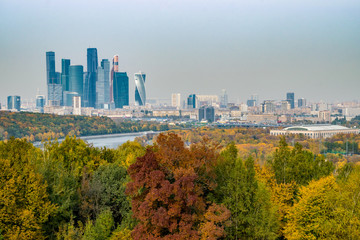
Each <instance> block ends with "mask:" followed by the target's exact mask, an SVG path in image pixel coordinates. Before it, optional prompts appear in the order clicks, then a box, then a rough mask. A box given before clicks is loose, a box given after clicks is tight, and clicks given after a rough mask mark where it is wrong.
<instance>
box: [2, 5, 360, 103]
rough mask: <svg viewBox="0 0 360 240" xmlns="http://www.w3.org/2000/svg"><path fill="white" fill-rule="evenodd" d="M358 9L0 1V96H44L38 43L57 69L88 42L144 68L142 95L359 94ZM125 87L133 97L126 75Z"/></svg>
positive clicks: (106, 55)
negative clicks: (53, 55)
mask: <svg viewBox="0 0 360 240" xmlns="http://www.w3.org/2000/svg"><path fill="white" fill-rule="evenodd" d="M100 6H101V7H102V8H100ZM69 9H72V10H69ZM82 9H83V10H84V13H80V12H79V10H82ZM117 9H123V12H124V13H123V14H122V15H121V16H118V15H116V14H114V13H115V12H116V11H117ZM359 10H360V3H359V2H357V1H347V0H345V1H344V0H342V1H340V0H332V1H318V2H316V3H312V2H311V1H293V2H292V3H288V2H286V1H280V0H277V1H275V0H271V1H266V2H264V1H251V2H250V1H243V2H241V3H238V2H235V1H222V2H218V1H208V2H206V3H205V2H204V1H199V2H195V3H193V2H190V1H182V2H180V1H174V2H171V3H169V2H165V1H149V2H146V1H134V2H125V1H120V2H114V1H105V2H102V3H101V4H100V3H97V2H95V1H85V2H83V1H79V2H76V3H73V2H70V1H62V2H57V1H37V2H31V3H29V2H27V1H18V0H15V1H11V2H7V1H1V2H0V19H1V20H2V21H1V23H0V31H1V35H2V36H3V37H2V38H1V40H0V46H1V47H0V50H1V53H2V54H0V66H1V71H0V72H1V73H0V79H1V85H2V87H1V89H0V96H1V98H0V102H1V104H3V105H4V104H5V102H6V97H7V96H9V95H19V96H21V97H22V99H30V98H32V99H35V96H36V94H37V89H38V88H39V89H40V91H41V94H44V95H47V94H46V93H47V89H46V69H45V67H44V66H45V65H46V64H45V61H46V59H45V57H44V52H46V51H54V52H56V54H57V55H56V66H57V69H56V71H58V72H60V70H61V69H60V68H59V66H61V62H60V61H61V59H71V64H72V65H83V66H85V65H86V48H89V47H90V48H97V49H98V52H99V55H98V59H99V60H100V59H109V61H111V59H112V56H114V54H119V71H126V72H127V73H128V76H131V77H132V76H133V75H134V73H136V72H137V71H138V70H139V69H141V70H143V71H144V72H146V74H147V75H148V76H147V77H149V78H150V79H151V83H149V84H146V92H147V98H149V99H151V98H162V99H164V98H166V99H170V97H171V94H172V93H174V92H179V93H181V95H182V96H188V95H189V94H191V93H196V94H216V95H220V94H221V90H222V89H227V93H228V95H229V102H230V101H231V102H234V101H238V100H239V101H240V102H246V100H247V99H249V97H250V95H251V94H254V93H257V94H259V96H260V98H261V99H262V100H263V99H285V97H284V95H285V94H286V93H287V92H295V98H296V99H297V98H298V97H299V98H305V99H307V100H308V101H320V100H324V101H327V102H334V101H350V100H359V97H358V93H357V92H358V89H360V81H359V76H360V68H359V67H358V66H359V63H360V46H359V44H358V43H359V42H360V27H359V26H360V18H359V17H358V14H357V13H358V12H359ZM54 12H56V14H52V13H54ZM135 12H136V13H138V15H137V16H138V18H136V19H134V18H131V17H130V16H131V15H133V14H134V13H135ZM77 13H79V14H77ZM84 14H85V15H84ZM115 15H116V16H117V17H116V18H114V17H113V16H115ZM65 16H67V17H65ZM89 16H97V17H96V18H90V17H89ZM95 19H96V20H95ZM45 20H46V21H45ZM86 23H89V24H86ZM90 28H92V29H96V31H95V34H94V32H93V31H89V30H90ZM90 32H91V34H90ZM19 66H21V67H19ZM19 69H21V70H20V71H19ZM19 86H21V87H19ZM129 88H130V90H129V92H130V96H129V98H130V102H131V103H134V92H135V83H134V82H133V81H130V86H129Z"/></svg>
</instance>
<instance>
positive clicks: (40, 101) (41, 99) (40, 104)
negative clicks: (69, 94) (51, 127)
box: [36, 95, 45, 113]
mask: <svg viewBox="0 0 360 240" xmlns="http://www.w3.org/2000/svg"><path fill="white" fill-rule="evenodd" d="M44 106H45V96H43V95H37V96H36V109H38V110H39V112H41V113H43V112H44Z"/></svg>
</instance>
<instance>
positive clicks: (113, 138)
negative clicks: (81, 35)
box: [33, 131, 159, 148]
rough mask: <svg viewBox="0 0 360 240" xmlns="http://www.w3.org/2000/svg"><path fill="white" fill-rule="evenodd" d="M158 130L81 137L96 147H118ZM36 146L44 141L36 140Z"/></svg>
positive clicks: (40, 145)
mask: <svg viewBox="0 0 360 240" xmlns="http://www.w3.org/2000/svg"><path fill="white" fill-rule="evenodd" d="M157 133H159V132H156V131H144V132H132V133H114V134H103V135H90V136H81V137H79V138H80V139H82V140H84V141H86V142H87V143H89V144H92V145H93V146H94V147H107V148H117V146H120V145H122V144H123V143H125V142H127V141H134V140H135V138H136V137H142V136H145V135H148V134H157ZM52 141H58V142H59V143H61V142H62V141H64V138H60V139H57V140H52ZM33 145H34V146H35V147H40V148H41V147H42V146H43V143H42V142H34V143H33Z"/></svg>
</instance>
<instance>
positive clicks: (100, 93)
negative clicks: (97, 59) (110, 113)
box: [96, 59, 110, 108]
mask: <svg viewBox="0 0 360 240" xmlns="http://www.w3.org/2000/svg"><path fill="white" fill-rule="evenodd" d="M109 72H110V62H109V60H108V59H103V60H102V61H101V66H100V67H99V68H98V69H97V81H96V108H104V104H106V103H109V101H110V92H109V90H110V86H109V84H110V81H109Z"/></svg>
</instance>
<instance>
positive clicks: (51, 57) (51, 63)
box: [46, 52, 56, 84]
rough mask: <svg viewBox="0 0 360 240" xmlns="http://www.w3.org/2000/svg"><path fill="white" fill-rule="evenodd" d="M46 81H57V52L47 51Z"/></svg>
mask: <svg viewBox="0 0 360 240" xmlns="http://www.w3.org/2000/svg"><path fill="white" fill-rule="evenodd" d="M46 81H47V84H49V83H55V81H56V76H55V52H46Z"/></svg>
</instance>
